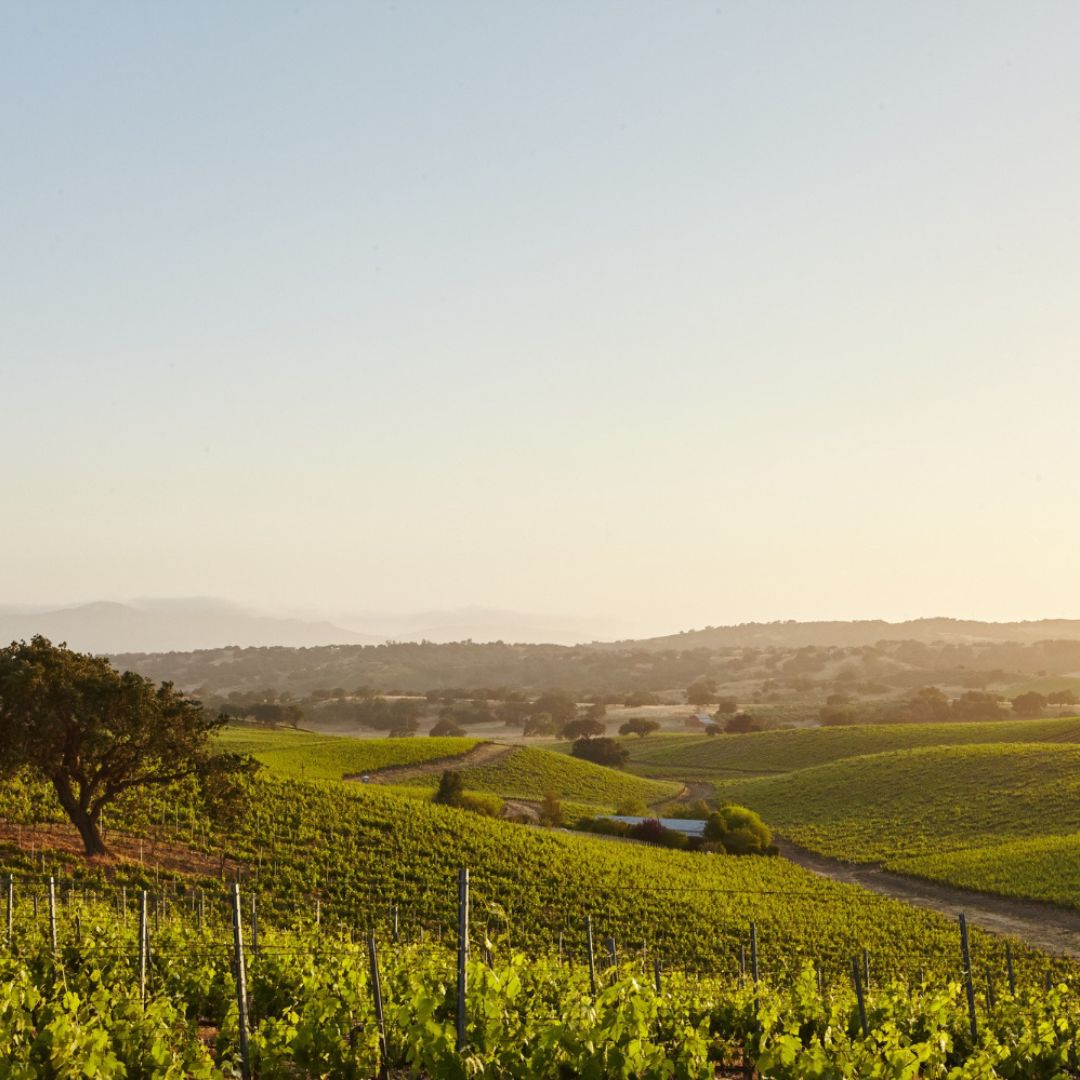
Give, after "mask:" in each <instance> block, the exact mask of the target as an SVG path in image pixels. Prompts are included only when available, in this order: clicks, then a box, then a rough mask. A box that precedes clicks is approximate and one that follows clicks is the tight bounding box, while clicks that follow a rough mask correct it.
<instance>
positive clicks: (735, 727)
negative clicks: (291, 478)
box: [724, 712, 760, 735]
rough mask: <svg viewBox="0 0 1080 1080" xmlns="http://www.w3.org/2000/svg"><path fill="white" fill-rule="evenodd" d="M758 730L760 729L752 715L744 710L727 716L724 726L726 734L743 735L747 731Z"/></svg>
mask: <svg viewBox="0 0 1080 1080" xmlns="http://www.w3.org/2000/svg"><path fill="white" fill-rule="evenodd" d="M758 730H760V729H759V727H758V725H757V723H756V722H755V721H754V718H753V716H751V715H750V713H746V712H738V713H735V715H734V716H729V717H728V720H727V724H726V725H725V726H724V731H726V732H727V733H728V735H745V734H747V733H748V732H751V731H758Z"/></svg>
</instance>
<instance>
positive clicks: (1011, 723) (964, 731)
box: [623, 717, 1080, 780]
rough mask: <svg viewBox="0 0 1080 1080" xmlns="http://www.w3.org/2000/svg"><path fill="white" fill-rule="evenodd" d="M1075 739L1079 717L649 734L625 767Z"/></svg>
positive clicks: (786, 768) (683, 769)
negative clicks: (741, 732)
mask: <svg viewBox="0 0 1080 1080" xmlns="http://www.w3.org/2000/svg"><path fill="white" fill-rule="evenodd" d="M1047 740H1049V741H1053V742H1078V743H1080V718H1077V717H1067V718H1065V719H1054V720H999V721H995V722H992V723H985V724H888V725H885V724H864V725H858V726H853V727H829V728H800V729H789V730H785V731H762V732H756V733H754V734H751V735H715V736H708V735H651V736H649V737H648V738H646V739H635V738H628V739H625V740H623V745H624V746H626V748H627V749H628V750H629V751H630V768H632V769H633V770H634V771H635V772H637V773H639V774H641V775H648V776H670V777H673V778H679V779H683V780H699V779H708V778H710V777H712V776H715V777H716V778H717V779H723V778H725V777H732V776H750V775H755V774H762V773H780V772H790V771H792V770H794V769H805V768H807V767H809V766H812V765H824V764H826V763H827V762H830V761H838V760H840V759H842V758H850V757H858V756H860V755H863V754H879V753H884V752H886V751H889V750H907V749H914V748H917V747H922V746H953V745H963V744H969V743H1018V742H1029V743H1030V742H1042V741H1047Z"/></svg>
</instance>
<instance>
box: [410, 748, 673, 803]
mask: <svg viewBox="0 0 1080 1080" xmlns="http://www.w3.org/2000/svg"><path fill="white" fill-rule="evenodd" d="M462 776H463V777H464V778H465V787H466V788H467V789H469V790H471V791H493V792H496V793H497V794H499V795H503V796H505V797H508V798H517V799H533V800H536V799H542V798H543V797H544V795H545V794H546V793H547V792H549V791H553V792H555V793H556V794H557V795H558V796H559V797H560V798H562V799H566V800H570V801H572V802H574V803H577V804H588V805H589V806H591V807H592V808H593V809H594V810H597V809H614V808H615V807H616V806H617V805H618V804H619V803H622V802H626V801H628V800H635V801H640V802H644V803H646V804H651V803H656V802H661V801H663V800H665V799H671V798H673V797H674V796H676V795H678V793H679V791H680V790H681V788H682V785H681V784H675V783H669V782H663V781H656V780H645V779H642V778H641V777H638V776H631V775H630V774H628V773H624V772H619V771H617V770H615V769H607V768H604V767H602V766H600V765H593V764H592V763H591V762H588V761H581V760H579V759H578V758H573V757H569V756H568V755H565V754H556V753H552V752H551V751H550V750H541V749H539V748H537V747H531V746H529V747H519V748H517V749H515V750H514V751H513V753H511V754H509V755H508V756H506V757H504V758H502V759H501V760H499V761H495V762H491V763H490V764H487V765H478V766H475V767H471V768H466V769H463V770H462ZM407 782H408V783H410V784H413V785H418V786H423V787H435V786H436V785H437V784H438V782H439V777H438V776H437V775H434V774H429V775H427V776H419V777H416V778H415V779H414V780H410V781H407Z"/></svg>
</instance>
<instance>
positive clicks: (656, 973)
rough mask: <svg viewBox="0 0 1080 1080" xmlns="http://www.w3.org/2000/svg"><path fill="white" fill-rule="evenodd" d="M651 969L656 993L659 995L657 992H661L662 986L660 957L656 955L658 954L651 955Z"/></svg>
mask: <svg viewBox="0 0 1080 1080" xmlns="http://www.w3.org/2000/svg"><path fill="white" fill-rule="evenodd" d="M652 970H653V983H654V984H655V986H656V993H657V994H658V995H659V994H661V993H662V992H663V991H662V988H661V985H660V957H658V956H654V957H653V962H652Z"/></svg>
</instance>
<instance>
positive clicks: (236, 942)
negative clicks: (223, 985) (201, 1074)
mask: <svg viewBox="0 0 1080 1080" xmlns="http://www.w3.org/2000/svg"><path fill="white" fill-rule="evenodd" d="M232 915H233V951H234V953H235V960H236V1008H237V1012H238V1016H237V1021H238V1025H239V1028H240V1076H241V1078H242V1080H251V1051H250V1047H249V1046H248V1005H247V969H246V967H245V966H244V915H243V912H242V911H241V909H240V885H239V884H234V885H233V887H232Z"/></svg>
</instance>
